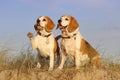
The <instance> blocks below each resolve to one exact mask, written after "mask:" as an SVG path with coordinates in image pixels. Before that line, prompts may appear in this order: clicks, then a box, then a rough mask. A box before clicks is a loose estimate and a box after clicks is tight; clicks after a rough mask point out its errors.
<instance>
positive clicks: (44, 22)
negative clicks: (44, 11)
mask: <svg viewBox="0 0 120 80" xmlns="http://www.w3.org/2000/svg"><path fill="white" fill-rule="evenodd" d="M43 19H45V16H41V17H39V20H40V25H41V26H42V27H45V25H46V24H47V22H46V21H43Z"/></svg>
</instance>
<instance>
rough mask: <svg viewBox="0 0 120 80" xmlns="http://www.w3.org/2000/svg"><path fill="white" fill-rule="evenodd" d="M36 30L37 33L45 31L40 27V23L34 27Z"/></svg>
mask: <svg viewBox="0 0 120 80" xmlns="http://www.w3.org/2000/svg"><path fill="white" fill-rule="evenodd" d="M34 28H35V30H36V31H42V30H43V29H44V27H42V26H40V24H38V23H36V24H35V25H34Z"/></svg>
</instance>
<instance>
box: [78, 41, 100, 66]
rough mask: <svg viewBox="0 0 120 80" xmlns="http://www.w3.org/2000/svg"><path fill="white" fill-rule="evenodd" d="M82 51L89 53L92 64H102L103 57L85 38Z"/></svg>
mask: <svg viewBox="0 0 120 80" xmlns="http://www.w3.org/2000/svg"><path fill="white" fill-rule="evenodd" d="M80 51H81V52H82V53H83V55H84V54H88V56H89V58H90V62H91V64H92V66H95V67H97V68H98V67H99V66H100V60H101V58H100V56H99V54H98V52H97V51H96V50H95V49H94V48H93V47H92V46H91V45H90V44H89V43H88V42H87V41H86V40H85V39H82V41H81V48H80Z"/></svg>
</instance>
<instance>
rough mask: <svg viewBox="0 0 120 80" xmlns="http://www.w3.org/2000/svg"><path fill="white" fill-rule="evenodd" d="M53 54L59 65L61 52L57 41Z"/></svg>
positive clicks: (55, 41)
mask: <svg viewBox="0 0 120 80" xmlns="http://www.w3.org/2000/svg"><path fill="white" fill-rule="evenodd" d="M53 52H54V54H55V58H56V62H57V63H59V60H60V51H59V46H58V42H57V40H56V39H54V49H53Z"/></svg>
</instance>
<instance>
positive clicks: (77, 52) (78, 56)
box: [75, 51, 81, 70]
mask: <svg viewBox="0 0 120 80" xmlns="http://www.w3.org/2000/svg"><path fill="white" fill-rule="evenodd" d="M80 64H81V62H80V52H79V51H76V54H75V65H76V69H77V70H78V69H80Z"/></svg>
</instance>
